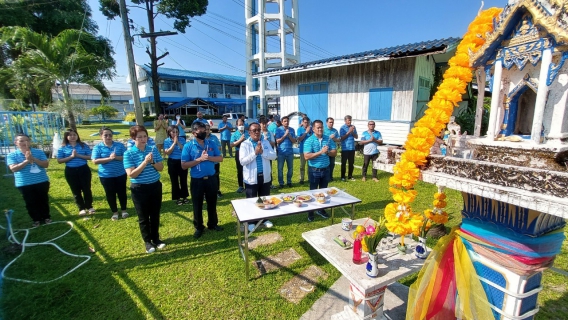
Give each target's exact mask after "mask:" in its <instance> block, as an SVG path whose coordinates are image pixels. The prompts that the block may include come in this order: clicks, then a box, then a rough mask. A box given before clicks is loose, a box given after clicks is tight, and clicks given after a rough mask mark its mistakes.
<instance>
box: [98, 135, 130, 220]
mask: <svg viewBox="0 0 568 320" xmlns="http://www.w3.org/2000/svg"><path fill="white" fill-rule="evenodd" d="M99 134H100V136H101V140H102V142H101V143H99V144H97V145H96V146H95V147H94V148H93V155H92V159H93V163H94V164H97V165H99V179H100V181H101V184H102V186H103V188H104V189H105V195H106V200H107V202H108V205H109V207H110V210H111V211H112V217H111V219H112V220H113V221H116V220H118V207H117V206H116V197H117V196H118V201H119V202H120V209H121V211H122V218H123V219H126V218H127V217H128V212H126V172H125V171H124V166H123V165H122V156H123V155H124V151H126V148H125V147H124V145H123V144H122V143H120V142H116V141H113V140H112V130H111V129H109V128H106V127H103V128H101V130H99Z"/></svg>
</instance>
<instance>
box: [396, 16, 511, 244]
mask: <svg viewBox="0 0 568 320" xmlns="http://www.w3.org/2000/svg"><path fill="white" fill-rule="evenodd" d="M501 10H502V9H499V8H490V9H487V10H485V11H483V12H482V13H481V14H479V16H477V17H476V18H475V20H474V21H473V22H472V23H471V24H470V25H469V27H468V30H467V32H466V34H465V35H464V37H463V40H462V41H461V43H460V44H459V45H458V47H457V50H456V54H455V56H453V57H452V58H451V59H450V60H449V61H448V65H449V66H450V68H449V69H448V70H446V72H445V73H444V76H443V78H444V80H443V81H442V83H441V84H440V86H439V87H438V90H437V91H436V94H435V95H434V97H433V98H432V100H431V101H430V102H429V103H428V109H427V110H426V112H425V113H424V116H423V117H422V118H421V119H420V120H418V121H417V122H416V124H415V126H414V128H413V129H412V130H411V131H410V133H409V134H408V136H407V139H406V143H405V144H404V148H405V152H404V153H403V154H402V155H401V159H400V161H399V162H397V163H396V164H395V166H394V168H393V173H394V174H393V176H392V177H391V178H390V179H389V184H390V186H391V187H390V188H389V190H390V192H391V193H392V194H393V200H394V201H395V202H393V203H389V204H388V205H387V206H386V208H385V218H386V219H387V223H386V227H387V228H388V230H389V231H391V232H394V233H397V234H400V235H405V234H409V233H414V234H419V233H420V231H421V229H422V228H423V227H424V226H427V227H429V225H430V224H431V223H430V221H427V222H426V224H424V219H428V220H431V221H432V222H434V223H441V224H443V223H446V222H447V221H448V214H447V212H446V211H444V208H445V207H446V201H445V198H446V196H445V194H444V193H443V192H442V190H440V191H439V192H438V193H436V194H435V195H434V202H433V205H434V208H433V209H427V210H425V211H424V213H423V214H416V213H414V212H412V209H411V206H410V204H411V203H412V202H413V201H414V199H415V198H416V195H417V194H418V192H417V191H416V190H413V189H414V185H415V184H416V181H417V180H418V179H419V178H420V169H419V166H422V165H425V164H426V157H427V156H428V155H429V154H430V148H431V147H432V145H433V144H434V141H435V140H436V136H438V134H439V133H440V132H441V131H442V130H443V129H444V128H445V127H446V125H447V124H448V122H449V120H450V116H451V115H452V112H453V110H454V108H455V107H456V106H457V105H458V103H459V102H460V101H461V100H462V94H464V93H465V89H466V86H467V83H468V82H470V81H471V80H472V77H473V68H471V67H470V65H469V52H470V51H471V52H476V51H477V50H479V48H480V47H481V46H482V45H483V44H484V43H485V35H486V33H487V32H491V31H492V30H493V19H494V18H495V17H497V16H498V15H499V13H501Z"/></svg>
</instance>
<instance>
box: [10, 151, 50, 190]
mask: <svg viewBox="0 0 568 320" xmlns="http://www.w3.org/2000/svg"><path fill="white" fill-rule="evenodd" d="M30 152H31V153H32V156H33V157H34V158H36V159H39V160H42V161H43V160H47V157H46V156H45V153H44V152H43V151H41V150H39V149H33V148H30ZM24 161H26V156H25V155H24V154H23V153H22V151H20V150H16V151H14V152H12V153H9V154H8V156H7V157H6V163H7V164H8V166H11V165H13V164H19V163H22V162H24ZM36 167H37V168H38V169H39V172H38V173H31V172H30V170H31V168H32V164H31V163H28V164H27V165H26V166H25V167H24V168H23V169H21V170H20V171H17V172H14V178H15V179H14V180H15V183H16V187H23V186H29V185H32V184H38V183H42V182H46V181H49V178H48V177H47V172H46V171H45V168H42V167H40V166H38V165H36Z"/></svg>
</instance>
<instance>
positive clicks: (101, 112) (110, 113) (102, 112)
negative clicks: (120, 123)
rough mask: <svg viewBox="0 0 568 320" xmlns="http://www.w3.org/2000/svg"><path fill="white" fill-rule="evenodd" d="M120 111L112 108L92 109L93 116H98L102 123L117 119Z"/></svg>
mask: <svg viewBox="0 0 568 320" xmlns="http://www.w3.org/2000/svg"><path fill="white" fill-rule="evenodd" d="M117 113H118V110H116V109H115V108H113V107H111V106H98V107H94V108H93V109H91V114H92V115H95V116H98V117H99V118H101V120H102V121H105V120H106V119H109V118H114V117H116V114H117Z"/></svg>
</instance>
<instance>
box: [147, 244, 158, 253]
mask: <svg viewBox="0 0 568 320" xmlns="http://www.w3.org/2000/svg"><path fill="white" fill-rule="evenodd" d="M145 245H146V253H152V252H154V251H156V247H154V245H152V244H151V243H150V242H146V243H145Z"/></svg>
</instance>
